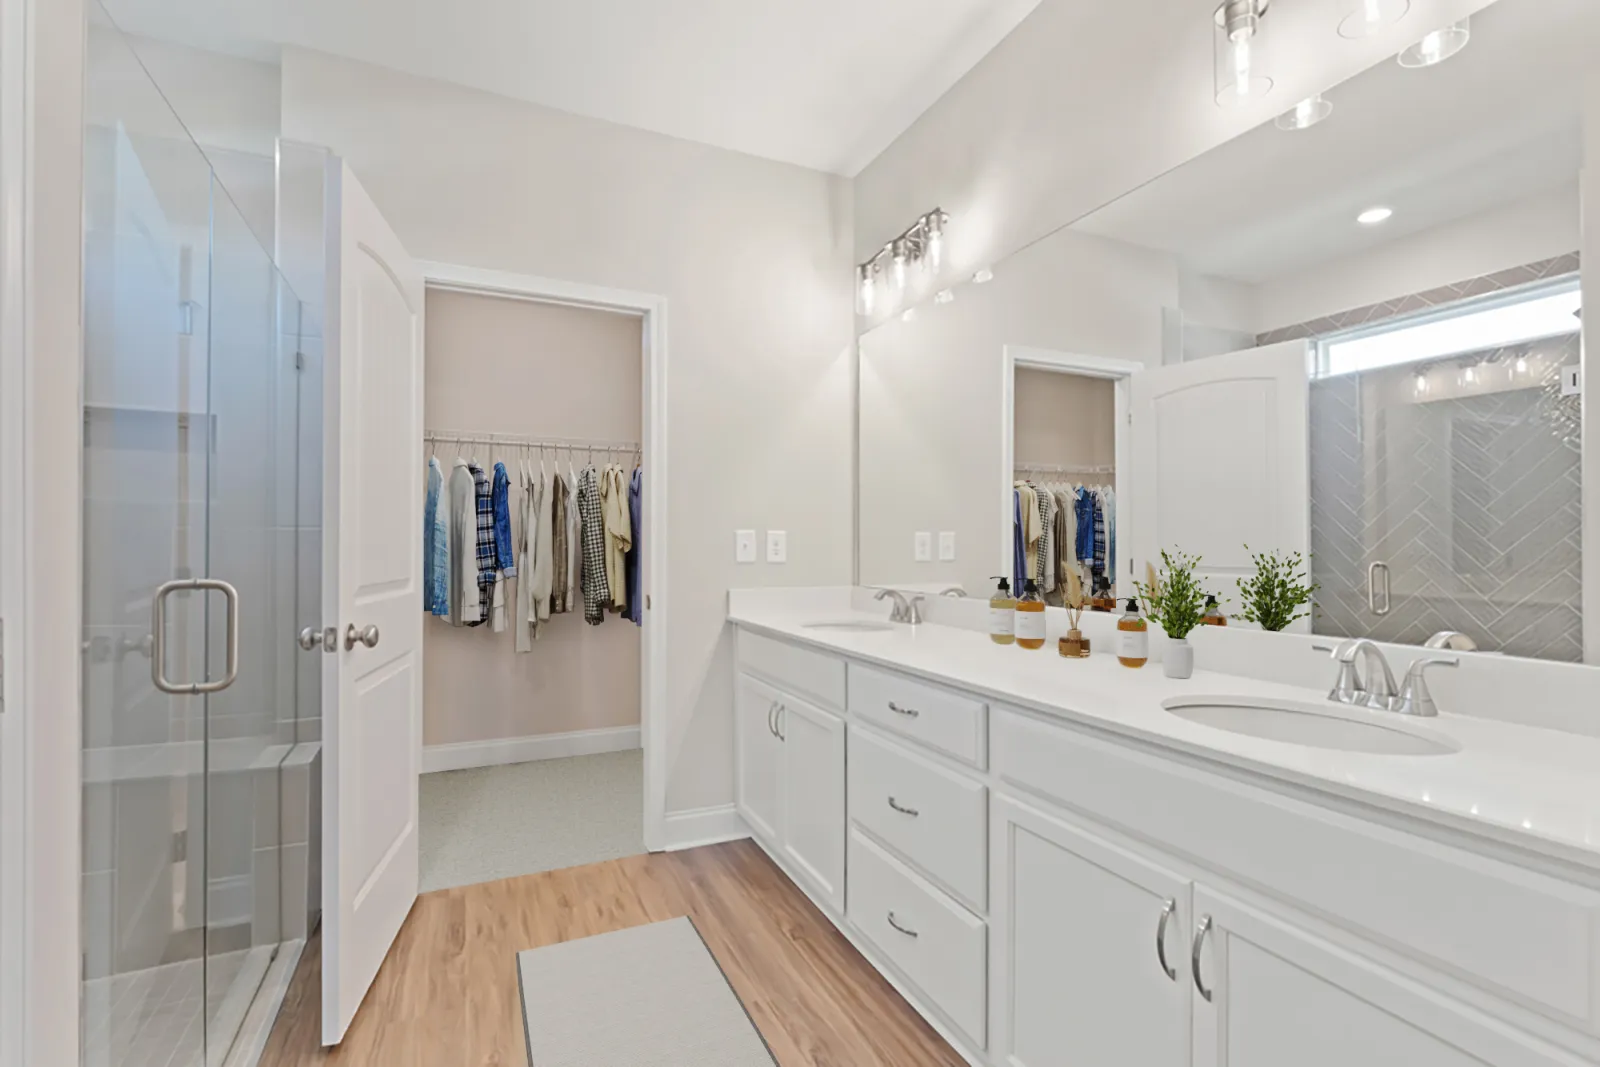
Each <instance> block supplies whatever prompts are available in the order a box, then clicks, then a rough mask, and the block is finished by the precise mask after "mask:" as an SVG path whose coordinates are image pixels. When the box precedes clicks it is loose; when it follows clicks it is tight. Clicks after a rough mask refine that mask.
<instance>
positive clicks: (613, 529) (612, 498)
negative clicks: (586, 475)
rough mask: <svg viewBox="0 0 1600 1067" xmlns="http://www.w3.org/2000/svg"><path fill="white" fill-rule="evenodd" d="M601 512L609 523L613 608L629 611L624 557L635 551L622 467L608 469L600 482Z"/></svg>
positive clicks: (608, 560) (608, 580) (608, 569)
mask: <svg viewBox="0 0 1600 1067" xmlns="http://www.w3.org/2000/svg"><path fill="white" fill-rule="evenodd" d="M600 510H601V514H603V515H604V516H605V523H606V583H607V584H608V585H609V586H610V587H611V605H612V607H614V608H616V609H617V610H618V611H626V610H627V607H628V581H627V572H626V569H625V562H624V557H625V556H627V554H628V549H630V548H632V547H633V520H632V518H631V517H630V515H629V513H628V486H627V483H626V482H625V481H624V480H623V474H622V468H621V467H615V466H613V467H607V468H606V469H605V474H604V475H603V476H602V477H601V479H600Z"/></svg>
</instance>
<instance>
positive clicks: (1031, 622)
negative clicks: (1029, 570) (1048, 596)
mask: <svg viewBox="0 0 1600 1067" xmlns="http://www.w3.org/2000/svg"><path fill="white" fill-rule="evenodd" d="M1044 629H1045V627H1044V599H1043V598H1042V597H1040V596H1039V583H1038V582H1035V581H1034V580H1033V579H1032V578H1029V579H1028V582H1027V584H1026V585H1024V586H1023V587H1022V597H1021V599H1019V600H1018V601H1017V625H1016V635H1017V644H1018V645H1020V646H1022V647H1023V648H1043V647H1044Z"/></svg>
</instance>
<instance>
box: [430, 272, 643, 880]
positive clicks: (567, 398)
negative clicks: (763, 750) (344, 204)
mask: <svg viewBox="0 0 1600 1067" xmlns="http://www.w3.org/2000/svg"><path fill="white" fill-rule="evenodd" d="M424 319H425V323H426V327H425V328H426V343H425V364H426V373H425V400H424V426H425V427H426V431H425V434H424V441H423V452H422V455H423V463H424V469H423V470H421V471H419V472H418V474H419V477H422V478H424V479H425V480H426V486H427V487H426V490H425V492H424V497H423V499H424V515H423V516H422V517H421V522H422V533H423V542H424V543H423V559H424V568H423V579H424V587H425V588H424V597H423V611H424V612H425V613H426V616H427V617H426V619H425V621H424V627H423V746H424V747H423V762H422V769H423V771H424V774H423V778H422V788H421V805H420V828H421V879H422V882H421V888H422V890H423V891H424V892H426V891H429V890H434V889H443V888H448V887H453V886H461V885H470V884H474V883H478V882H486V881H491V880H494V879H498V878H506V877H511V876H514V875H520V874H530V873H534V872H537V871H544V870H554V869H558V868H564V867H572V866H578V865H580V864H585V863H592V862H597V861H600V860H606V859H614V858H617V857H620V856H627V855H634V854H638V853H642V852H644V851H645V846H644V830H643V761H642V751H641V745H640V735H641V732H640V671H641V644H642V642H641V632H642V626H643V622H644V618H645V615H644V604H643V598H644V596H645V595H646V594H645V591H644V584H643V580H642V564H643V558H644V539H645V537H646V536H647V532H646V531H645V529H644V513H643V509H642V500H643V494H644V492H646V491H647V488H646V487H647V484H648V472H647V471H645V470H644V468H643V457H644V452H643V447H642V439H643V437H642V429H643V412H642V395H643V394H642V375H643V373H644V371H643V358H642V356H643V334H642V326H643V320H642V319H641V317H640V316H638V315H633V314H627V313H623V312H617V311H610V310H601V309H596V308H591V307H579V306H571V305H566V304H561V303H554V302H548V301H545V300H539V299H533V298H531V297H528V296H524V295H505V294H497V293H485V292H473V291H466V290H462V289H451V288H445V287H439V286H430V287H429V288H428V290H427V299H426V313H425V316H424Z"/></svg>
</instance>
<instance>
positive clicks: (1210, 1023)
mask: <svg viewBox="0 0 1600 1067" xmlns="http://www.w3.org/2000/svg"><path fill="white" fill-rule="evenodd" d="M1194 909H1195V913H1196V915H1198V916H1199V919H1198V922H1197V925H1196V927H1194V928H1191V930H1190V931H1189V933H1190V936H1191V937H1198V936H1199V934H1198V931H1199V929H1201V928H1204V929H1205V930H1206V933H1205V934H1204V936H1203V937H1199V946H1198V951H1197V952H1194V953H1193V962H1192V964H1191V949H1192V948H1193V943H1192V942H1191V945H1190V946H1186V947H1185V948H1184V949H1183V950H1182V952H1183V959H1184V965H1185V967H1186V968H1190V969H1191V971H1192V973H1191V976H1190V983H1189V984H1190V985H1191V987H1192V988H1193V989H1194V993H1193V1003H1194V1059H1193V1062H1194V1067H1224V1065H1226V1067H1284V1065H1285V1064H1293V1065H1294V1067H1350V1065H1351V1064H1361V1065H1362V1067H1484V1065H1485V1064H1491V1065H1493V1067H1557V1065H1558V1064H1559V1065H1562V1067H1569V1065H1571V1064H1573V1063H1576V1062H1578V1061H1576V1060H1575V1059H1570V1058H1568V1057H1567V1056H1565V1055H1563V1054H1562V1053H1559V1052H1556V1051H1555V1050H1554V1049H1552V1048H1551V1047H1550V1046H1549V1045H1547V1044H1544V1043H1543V1042H1536V1041H1535V1040H1534V1039H1533V1038H1531V1037H1528V1036H1526V1035H1522V1034H1519V1033H1518V1032H1517V1031H1515V1030H1512V1029H1511V1028H1509V1027H1507V1026H1505V1025H1504V1024H1502V1023H1499V1022H1497V1021H1494V1020H1491V1019H1489V1018H1488V1017H1487V1016H1483V1015H1480V1014H1478V1013H1477V1012H1476V1011H1474V1010H1473V1009H1471V1008H1468V1007H1466V1006H1464V1005H1459V1004H1455V1003H1453V1002H1452V1001H1450V1000H1448V999H1447V998H1445V997H1443V996H1440V995H1438V994H1435V993H1432V992H1430V991H1428V990H1426V989H1424V988H1423V987H1422V986H1420V985H1418V984H1417V983H1416V982H1415V981H1413V980H1411V979H1406V978H1401V977H1400V976H1398V975H1395V974H1393V973H1392V972H1390V971H1388V970H1387V969H1385V968H1384V967H1382V966H1381V965H1379V964H1377V963H1374V962H1372V961H1369V960H1367V959H1365V958H1363V957H1361V956H1358V955H1356V954H1354V953H1352V952H1349V951H1348V950H1346V949H1343V948H1340V947H1338V946H1335V945H1333V944H1332V943H1330V942H1328V941H1325V940H1322V939H1321V938H1319V937H1317V936H1315V935H1313V934H1310V933H1307V932H1305V931H1303V930H1300V929H1297V928H1296V927H1295V926H1293V925H1291V924H1290V923H1289V922H1287V921H1285V920H1283V919H1281V918H1279V917H1277V916H1274V915H1270V914H1268V913H1267V912H1264V911H1262V910H1260V909H1257V908H1255V907H1253V906H1251V905H1248V904H1245V903H1243V902H1240V901H1238V900H1234V899H1231V898H1230V897H1228V896H1227V895H1225V894H1223V893H1219V892H1216V891H1214V890H1211V889H1209V888H1207V887H1205V886H1196V887H1195V892H1194ZM1207 919H1209V920H1210V922H1209V924H1207V922H1206V920H1207ZM1208 993H1209V994H1210V999H1207V997H1206V994H1208Z"/></svg>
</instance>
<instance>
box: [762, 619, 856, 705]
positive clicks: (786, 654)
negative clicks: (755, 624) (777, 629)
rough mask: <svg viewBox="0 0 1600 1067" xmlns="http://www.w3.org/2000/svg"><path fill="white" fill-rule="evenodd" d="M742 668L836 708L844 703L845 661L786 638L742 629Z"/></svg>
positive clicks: (798, 694) (800, 694)
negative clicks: (762, 634)
mask: <svg viewBox="0 0 1600 1067" xmlns="http://www.w3.org/2000/svg"><path fill="white" fill-rule="evenodd" d="M739 668H740V669H741V670H745V671H749V672H750V673H751V674H759V675H761V676H762V677H764V678H766V679H767V680H768V681H770V682H774V683H776V684H777V686H778V688H780V689H786V690H788V691H789V692H791V693H794V694H796V695H797V696H804V697H810V698H811V699H813V700H817V701H820V702H821V703H823V704H825V705H827V706H828V707H832V708H842V707H844V661H843V660H841V659H835V658H834V657H832V656H828V655H824V654H823V653H821V652H814V651H812V650H811V649H809V648H804V647H802V646H800V645H791V644H789V643H788V642H786V641H774V640H773V639H772V638H770V637H762V636H761V635H760V634H754V633H751V632H750V631H748V630H740V631H739Z"/></svg>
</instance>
